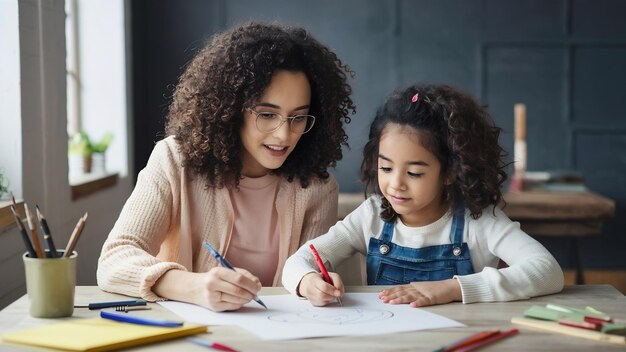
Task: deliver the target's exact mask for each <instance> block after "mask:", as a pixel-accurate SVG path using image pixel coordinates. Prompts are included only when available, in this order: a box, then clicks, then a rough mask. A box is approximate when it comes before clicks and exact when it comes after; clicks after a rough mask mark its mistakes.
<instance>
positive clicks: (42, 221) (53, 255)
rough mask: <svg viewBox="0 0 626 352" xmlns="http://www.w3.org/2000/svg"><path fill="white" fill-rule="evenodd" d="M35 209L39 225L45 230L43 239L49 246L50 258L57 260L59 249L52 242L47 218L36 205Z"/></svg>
mask: <svg viewBox="0 0 626 352" xmlns="http://www.w3.org/2000/svg"><path fill="white" fill-rule="evenodd" d="M35 209H36V210H37V218H39V224H40V225H41V229H42V230H43V238H44V239H45V240H46V244H47V245H48V250H49V252H48V255H49V256H50V258H57V247H56V246H55V245H54V241H53V240H52V234H51V233H50V228H49V227H48V221H46V218H45V217H44V216H43V214H42V213H41V210H39V206H38V205H35Z"/></svg>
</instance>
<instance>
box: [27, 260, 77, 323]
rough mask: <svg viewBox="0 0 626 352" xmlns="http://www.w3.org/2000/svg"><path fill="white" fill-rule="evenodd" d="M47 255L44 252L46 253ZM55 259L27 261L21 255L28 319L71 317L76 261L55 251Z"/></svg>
mask: <svg viewBox="0 0 626 352" xmlns="http://www.w3.org/2000/svg"><path fill="white" fill-rule="evenodd" d="M46 252H48V251H46ZM57 253H58V254H57V255H58V256H59V258H30V257H29V255H28V253H24V256H23V257H22V258H23V259H24V269H25V272H26V292H27V293H28V298H29V300H30V315H31V316H33V317H35V318H61V317H71V316H72V314H73V313H74V289H75V287H76V258H77V257H78V253H76V251H74V252H73V253H72V255H71V256H70V257H68V258H65V257H62V256H63V255H65V252H64V251H61V250H59V251H57Z"/></svg>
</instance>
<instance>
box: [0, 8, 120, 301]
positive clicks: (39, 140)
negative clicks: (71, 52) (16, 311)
mask: <svg viewBox="0 0 626 352" xmlns="http://www.w3.org/2000/svg"><path fill="white" fill-rule="evenodd" d="M19 34H20V51H21V52H20V65H21V87H19V90H20V92H21V111H22V119H21V131H22V150H21V153H22V160H23V169H22V171H23V174H22V189H23V191H22V193H23V198H24V199H25V200H26V201H27V202H28V203H29V204H32V205H34V204H38V205H39V207H40V208H41V209H42V211H43V212H44V213H45V215H46V218H47V219H48V222H49V225H50V228H51V231H52V234H53V237H54V239H55V242H56V243H57V246H58V247H64V246H65V243H67V240H68V238H69V235H70V233H71V231H72V229H73V228H74V225H75V224H76V221H77V220H78V218H79V217H80V216H81V215H82V214H83V213H84V212H85V211H88V212H89V219H88V221H87V225H86V227H85V230H84V232H83V234H82V236H81V239H80V241H79V243H78V245H77V251H78V253H79V255H78V260H79V263H78V264H79V265H78V281H77V282H78V284H79V285H94V284H95V283H96V279H95V272H96V266H97V260H98V257H99V254H100V248H101V246H102V243H103V242H104V240H105V238H106V236H107V235H108V232H109V230H110V229H111V228H112V226H113V224H114V222H115V220H116V219H117V216H118V214H119V211H120V210H121V208H122V205H123V203H124V201H125V200H126V198H127V197H128V195H129V194H130V192H131V190H132V180H130V179H128V177H124V178H121V179H120V180H119V182H118V184H117V185H116V186H115V187H112V188H108V189H106V190H104V191H100V192H98V193H96V194H93V195H91V196H88V197H85V198H81V199H79V200H77V201H72V200H71V195H70V187H69V185H68V181H67V132H66V125H67V119H66V77H65V10H64V1H63V0H21V1H19ZM16 89H18V87H16ZM126 143H128V144H130V143H129V142H128V141H126ZM2 153H4V151H2ZM131 174H132V173H131ZM23 252H24V246H23V244H22V243H21V240H20V236H19V234H18V232H17V230H16V229H15V228H14V227H13V228H9V230H8V231H5V232H2V233H0V268H1V270H0V282H1V283H2V286H1V287H0V308H2V307H4V306H6V305H7V304H9V303H10V302H12V301H13V300H15V299H16V298H17V297H19V296H21V295H23V294H24V293H25V292H26V289H25V286H24V267H23V263H22V261H21V254H22V253H23Z"/></svg>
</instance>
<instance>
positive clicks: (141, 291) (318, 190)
mask: <svg viewBox="0 0 626 352" xmlns="http://www.w3.org/2000/svg"><path fill="white" fill-rule="evenodd" d="M347 75H352V71H350V69H349V68H348V67H347V66H345V65H343V64H342V63H341V61H340V60H339V59H338V58H337V56H336V55H335V54H334V53H333V52H331V51H330V50H329V49H328V48H327V47H326V46H324V45H322V44H320V43H319V42H318V41H317V40H315V39H314V38H313V37H312V36H311V34H310V33H308V32H307V31H305V30H304V29H301V28H290V27H283V26H280V25H265V24H256V23H252V24H248V25H245V26H242V27H239V28H235V29H233V30H231V31H228V32H225V33H221V34H219V35H216V36H215V37H214V38H213V39H212V41H211V42H210V43H208V45H207V46H206V47H204V48H203V49H202V50H201V51H200V52H199V53H198V54H197V56H196V57H195V58H194V59H193V60H192V61H191V63H190V64H189V65H188V66H187V68H186V69H185V72H184V73H183V74H182V76H181V77H180V81H179V83H178V85H177V87H176V90H175V92H174V96H173V99H172V102H171V105H170V108H169V114H168V121H167V126H166V132H167V134H168V135H169V137H167V138H165V139H164V140H162V141H160V142H158V143H157V144H156V146H155V148H154V150H153V152H152V155H151V156H150V160H149V161H148V164H147V165H146V167H145V169H143V170H142V171H141V173H140V174H139V177H138V180H137V185H136V187H135V189H134V191H133V193H132V194H131V196H130V198H129V199H128V201H127V202H126V205H125V206H124V209H123V210H122V212H121V214H120V217H119V219H118V221H117V222H116V224H115V226H114V228H113V229H112V231H111V233H110V234H109V237H108V239H107V240H106V242H105V243H104V246H103V248H102V253H101V256H100V259H99V265H98V271H97V278H98V285H99V286H100V287H101V288H102V289H103V290H106V291H110V292H115V293H121V294H126V295H130V296H137V297H142V298H144V299H146V300H150V301H155V300H162V299H173V300H178V301H184V302H191V303H195V304H198V305H202V306H205V307H208V308H210V309H213V310H216V311H222V310H233V309H238V308H240V307H241V306H242V305H244V304H245V303H247V302H249V301H250V300H251V299H252V298H253V297H254V296H255V295H256V294H257V292H258V291H259V289H260V288H261V285H265V286H273V285H277V284H279V283H280V276H281V275H280V274H281V273H282V268H283V265H284V263H285V260H286V259H287V257H288V256H289V255H290V254H292V253H293V252H295V251H296V249H297V248H298V247H299V246H300V245H302V244H303V243H304V242H306V241H307V240H309V239H311V238H313V237H314V236H317V235H319V234H321V233H324V232H326V231H327V230H328V228H329V227H330V226H331V225H332V224H333V223H334V222H335V221H336V219H337V196H338V186H337V183H336V181H335V180H334V179H333V178H332V177H331V176H330V175H329V174H328V172H327V168H328V167H329V166H334V165H335V163H336V161H337V160H339V159H341V157H342V152H341V147H342V145H344V144H346V141H347V135H346V133H345V131H344V129H343V125H342V122H345V123H348V122H350V118H349V116H348V115H349V114H350V113H354V105H353V102H352V100H351V99H350V93H351V89H350V87H349V85H348V84H347V82H346V79H347ZM204 241H207V242H209V244H211V245H212V246H213V247H214V248H216V249H217V250H218V251H219V252H220V253H221V254H222V256H224V257H225V258H226V259H227V260H228V261H229V262H230V263H231V264H232V265H233V266H235V267H236V271H233V270H229V269H227V268H224V267H221V266H218V264H217V261H216V260H215V258H214V257H213V256H211V254H210V253H209V252H208V251H207V250H206V249H205V248H203V247H202V243H203V242H204Z"/></svg>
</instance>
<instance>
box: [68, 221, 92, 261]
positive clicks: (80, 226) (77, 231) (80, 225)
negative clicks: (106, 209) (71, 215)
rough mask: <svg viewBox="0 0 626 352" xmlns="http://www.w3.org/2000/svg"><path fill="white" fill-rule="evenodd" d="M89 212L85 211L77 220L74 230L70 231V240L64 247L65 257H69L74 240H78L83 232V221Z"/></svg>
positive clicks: (74, 245)
mask: <svg viewBox="0 0 626 352" xmlns="http://www.w3.org/2000/svg"><path fill="white" fill-rule="evenodd" d="M88 215H89V214H88V213H85V215H83V216H82V217H81V218H80V219H79V220H78V222H77V223H76V227H74V231H72V235H71V236H70V240H69V242H68V243H67V246H66V247H65V257H69V256H71V255H72V252H73V251H74V247H76V242H78V238H79V237H80V234H81V233H82V232H83V228H84V227H85V221H86V220H87V216H88Z"/></svg>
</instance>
